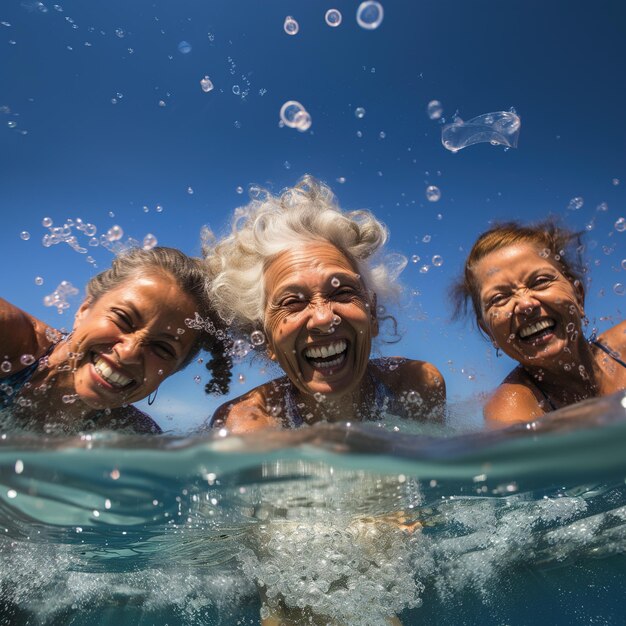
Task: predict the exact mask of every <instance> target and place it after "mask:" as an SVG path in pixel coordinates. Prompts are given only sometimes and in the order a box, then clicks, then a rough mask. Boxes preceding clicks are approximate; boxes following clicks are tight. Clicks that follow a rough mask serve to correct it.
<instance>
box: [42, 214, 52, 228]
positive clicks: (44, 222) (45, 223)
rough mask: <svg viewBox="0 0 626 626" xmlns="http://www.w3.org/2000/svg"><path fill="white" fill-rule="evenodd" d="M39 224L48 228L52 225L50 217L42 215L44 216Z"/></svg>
mask: <svg viewBox="0 0 626 626" xmlns="http://www.w3.org/2000/svg"><path fill="white" fill-rule="evenodd" d="M41 225H42V226H43V227H44V228H50V226H52V218H50V217H44V218H43V219H42V220H41Z"/></svg>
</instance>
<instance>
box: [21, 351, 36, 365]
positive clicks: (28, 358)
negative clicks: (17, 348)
mask: <svg viewBox="0 0 626 626" xmlns="http://www.w3.org/2000/svg"><path fill="white" fill-rule="evenodd" d="M34 362H35V357H34V356H33V355H32V354H22V356H21V357H20V363H21V364H22V365H26V366H28V365H32V364H33V363H34Z"/></svg>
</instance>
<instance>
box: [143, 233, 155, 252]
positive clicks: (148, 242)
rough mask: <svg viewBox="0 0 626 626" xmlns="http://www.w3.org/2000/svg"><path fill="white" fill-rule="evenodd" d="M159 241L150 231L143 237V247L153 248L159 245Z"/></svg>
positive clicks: (146, 248) (145, 248)
mask: <svg viewBox="0 0 626 626" xmlns="http://www.w3.org/2000/svg"><path fill="white" fill-rule="evenodd" d="M157 243H158V241H157V238H156V237H155V236H154V235H152V234H151V233H148V234H147V235H146V236H145V237H144V238H143V244H142V245H143V249H144V250H152V248H154V247H155V246H156V245H157Z"/></svg>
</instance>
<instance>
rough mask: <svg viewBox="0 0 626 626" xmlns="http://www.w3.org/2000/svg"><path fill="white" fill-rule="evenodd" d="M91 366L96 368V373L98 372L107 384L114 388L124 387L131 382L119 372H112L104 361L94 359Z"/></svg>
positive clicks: (130, 379)
mask: <svg viewBox="0 0 626 626" xmlns="http://www.w3.org/2000/svg"><path fill="white" fill-rule="evenodd" d="M93 366H94V367H95V368H96V372H98V374H100V376H102V378H104V380H106V382H107V383H109V384H110V385H113V386H114V387H125V386H126V385H128V383H130V382H132V380H133V379H132V378H128V376H124V374H122V373H120V372H115V371H113V369H112V368H111V366H110V365H109V364H108V363H107V362H106V361H105V360H104V359H96V360H95V361H94V364H93Z"/></svg>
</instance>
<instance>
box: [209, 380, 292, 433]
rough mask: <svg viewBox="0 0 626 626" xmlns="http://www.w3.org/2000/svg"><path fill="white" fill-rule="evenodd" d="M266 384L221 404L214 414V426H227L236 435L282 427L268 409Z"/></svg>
mask: <svg viewBox="0 0 626 626" xmlns="http://www.w3.org/2000/svg"><path fill="white" fill-rule="evenodd" d="M265 387H266V385H261V386H260V387H256V388H255V389H252V390H251V391H249V392H248V393H246V394H244V395H242V396H239V397H238V398H234V399H233V400H230V401H228V402H225V403H224V404H222V405H220V406H219V407H218V408H217V409H216V411H215V413H214V415H213V422H212V424H213V428H226V429H228V431H229V432H231V433H232V434H234V435H241V434H245V433H250V432H254V431H257V430H264V429H267V428H280V422H279V421H278V420H277V419H276V418H275V417H273V416H272V415H270V414H269V413H268V411H267V409H266V406H267V402H266V393H265V391H266V390H265Z"/></svg>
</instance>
